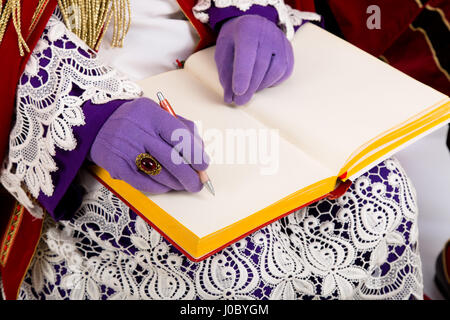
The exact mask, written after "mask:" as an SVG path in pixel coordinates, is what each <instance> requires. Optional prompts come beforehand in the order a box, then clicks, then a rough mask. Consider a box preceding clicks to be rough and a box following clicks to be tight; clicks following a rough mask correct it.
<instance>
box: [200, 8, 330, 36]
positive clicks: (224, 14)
mask: <svg viewBox="0 0 450 320" xmlns="http://www.w3.org/2000/svg"><path fill="white" fill-rule="evenodd" d="M206 12H207V13H208V15H209V21H208V25H209V26H210V27H211V28H212V29H213V30H214V31H216V32H219V31H220V28H221V26H222V25H223V24H224V23H225V22H226V21H227V20H229V19H231V18H235V17H239V16H243V15H247V14H255V15H259V16H261V17H264V18H267V19H269V20H270V21H272V22H273V23H275V24H278V12H277V10H276V9H275V7H273V6H271V5H268V6H260V5H257V4H254V5H252V6H251V7H250V8H249V9H248V10H246V11H242V10H240V9H239V8H237V7H235V6H229V7H225V8H218V7H216V6H215V5H214V3H212V4H211V7H210V8H209V9H208V10H207V11H206ZM306 22H309V21H307V20H305V21H303V23H306ZM303 23H302V25H303ZM318 25H319V26H321V27H322V28H324V24H323V19H322V21H321V22H320V23H318ZM300 26H301V25H299V26H294V30H295V31H297V30H298V28H300Z"/></svg>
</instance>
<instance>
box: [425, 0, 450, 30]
mask: <svg viewBox="0 0 450 320" xmlns="http://www.w3.org/2000/svg"><path fill="white" fill-rule="evenodd" d="M425 8H427V9H428V10H432V11H436V12H437V13H439V15H440V16H441V18H442V22H444V24H445V25H446V27H447V29H449V30H450V22H448V20H447V18H446V17H445V13H444V11H442V9H441V8H435V7H432V6H431V5H429V4H427V5H426V6H425Z"/></svg>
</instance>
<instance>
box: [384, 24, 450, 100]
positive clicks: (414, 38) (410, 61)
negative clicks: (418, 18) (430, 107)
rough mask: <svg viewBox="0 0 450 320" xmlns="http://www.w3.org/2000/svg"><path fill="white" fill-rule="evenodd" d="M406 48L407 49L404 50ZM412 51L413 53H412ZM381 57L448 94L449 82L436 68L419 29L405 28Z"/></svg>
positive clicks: (449, 92) (449, 91)
mask: <svg viewBox="0 0 450 320" xmlns="http://www.w3.org/2000/svg"><path fill="white" fill-rule="evenodd" d="M406 48H407V50H405V49H406ZM412 53H414V54H412ZM383 57H384V58H386V60H387V62H388V63H389V64H390V65H392V66H393V67H395V68H397V69H398V70H400V71H402V72H404V73H406V74H408V75H411V76H412V77H414V78H416V79H418V80H419V81H421V82H423V83H426V84H427V85H429V86H431V87H433V88H435V89H436V90H439V91H441V92H443V93H445V94H447V95H449V94H450V84H449V82H448V80H447V78H446V76H445V75H444V73H442V72H441V70H440V69H439V68H438V66H437V65H436V62H435V58H434V57H433V55H432V53H431V51H430V48H429V45H428V43H427V41H426V39H425V37H424V36H423V35H422V34H421V33H420V32H419V31H413V30H411V29H406V30H405V32H404V33H403V34H402V35H401V36H400V37H399V38H398V39H397V41H395V43H393V44H392V46H391V47H390V48H388V49H387V50H386V51H385V52H384V54H383Z"/></svg>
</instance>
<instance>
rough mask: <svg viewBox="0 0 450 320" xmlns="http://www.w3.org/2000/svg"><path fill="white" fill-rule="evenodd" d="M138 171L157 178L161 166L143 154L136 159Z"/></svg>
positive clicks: (146, 154)
mask: <svg viewBox="0 0 450 320" xmlns="http://www.w3.org/2000/svg"><path fill="white" fill-rule="evenodd" d="M136 166H137V167H138V169H139V170H140V171H142V172H144V173H146V174H148V175H151V176H156V175H158V174H159V173H160V172H161V169H162V167H161V164H160V163H159V162H158V160H156V159H155V158H153V157H152V156H151V155H149V154H148V153H141V154H140V155H138V156H137V157H136Z"/></svg>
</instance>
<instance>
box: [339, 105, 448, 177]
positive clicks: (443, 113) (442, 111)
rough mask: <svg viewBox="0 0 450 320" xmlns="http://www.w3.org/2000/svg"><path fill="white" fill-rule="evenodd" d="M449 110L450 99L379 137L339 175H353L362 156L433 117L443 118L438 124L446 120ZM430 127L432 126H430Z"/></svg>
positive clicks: (411, 130) (415, 129)
mask: <svg viewBox="0 0 450 320" xmlns="http://www.w3.org/2000/svg"><path fill="white" fill-rule="evenodd" d="M449 112H450V101H447V102H445V103H444V104H443V105H441V106H440V107H438V108H436V109H434V110H432V111H430V112H428V113H426V114H425V115H423V116H422V117H420V118H419V119H416V120H415V121H413V122H408V123H407V124H406V125H404V126H402V127H400V128H398V129H396V130H394V131H392V132H390V133H388V134H386V135H382V136H381V137H380V138H379V139H377V140H375V141H374V142H373V143H371V144H370V145H368V146H367V147H366V148H364V149H363V150H362V151H361V152H359V153H358V154H357V155H356V156H354V157H353V158H351V159H349V160H347V162H346V165H345V166H344V167H343V168H342V169H341V170H340V172H339V174H338V176H341V175H342V174H343V173H345V172H347V177H349V176H351V175H352V174H350V170H351V171H353V172H355V170H354V169H351V168H353V167H354V166H355V165H356V164H357V163H358V161H359V160H360V159H361V158H363V157H364V156H365V155H367V154H369V153H370V152H371V151H374V150H376V149H379V148H380V147H382V146H383V145H385V144H387V143H389V142H390V141H392V140H396V139H398V138H400V137H402V136H405V134H406V133H408V132H415V131H417V130H418V129H420V128H423V127H424V125H426V124H427V123H428V122H429V121H430V120H432V119H438V121H439V120H441V121H439V122H438V123H437V124H439V123H441V122H443V121H446V120H448V118H449V115H448V113H449ZM433 123H435V122H433ZM437 124H436V125H437ZM428 127H430V126H428ZM391 130H392V129H390V130H388V131H387V132H389V131H391ZM424 131H426V130H423V131H421V132H420V133H422V132H424ZM420 133H417V134H416V135H414V136H412V137H411V139H412V138H413V137H415V136H417V135H419V134H420ZM406 136H409V135H406ZM408 140H409V139H408ZM402 141H403V140H402ZM406 141H407V140H406ZM400 145H401V144H397V145H396V147H395V148H397V147H399V146H400ZM366 162H367V161H365V163H366ZM343 180H344V181H345V179H343Z"/></svg>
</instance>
